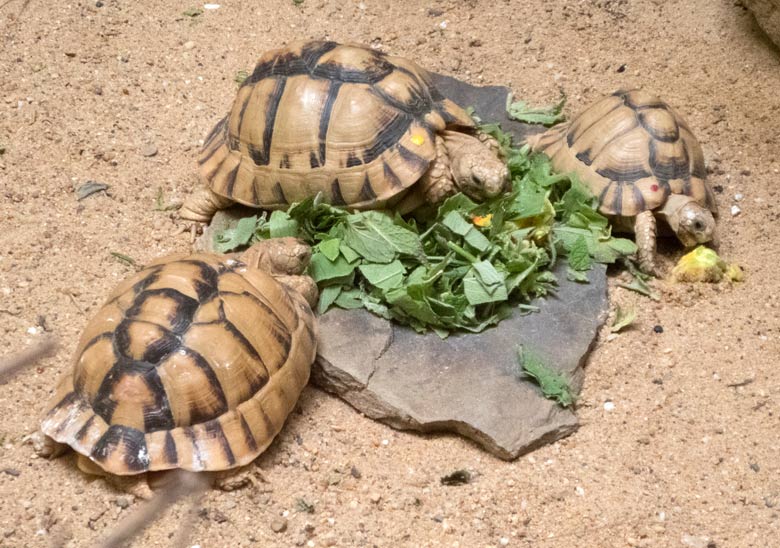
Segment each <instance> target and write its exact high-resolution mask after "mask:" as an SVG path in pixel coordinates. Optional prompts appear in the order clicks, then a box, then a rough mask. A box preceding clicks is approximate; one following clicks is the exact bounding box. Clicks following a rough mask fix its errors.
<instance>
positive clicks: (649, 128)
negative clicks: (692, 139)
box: [636, 112, 680, 143]
mask: <svg viewBox="0 0 780 548" xmlns="http://www.w3.org/2000/svg"><path fill="white" fill-rule="evenodd" d="M636 117H637V120H639V123H640V124H641V125H642V127H643V128H644V129H645V131H646V132H648V133H649V134H650V135H652V136H653V138H654V139H658V140H659V141H663V142H664V143H674V142H675V141H677V140H678V139H679V138H680V128H678V127H677V123H676V122H675V125H674V133H673V134H672V135H665V134H664V133H661V132H660V131H657V130H656V128H655V127H654V126H653V125H652V124H650V123H648V121H647V119H646V116H645V115H644V113H642V112H640V113H638V114H637V116H636Z"/></svg>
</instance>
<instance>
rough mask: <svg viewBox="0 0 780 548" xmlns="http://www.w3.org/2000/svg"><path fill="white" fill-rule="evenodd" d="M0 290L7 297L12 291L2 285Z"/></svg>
mask: <svg viewBox="0 0 780 548" xmlns="http://www.w3.org/2000/svg"><path fill="white" fill-rule="evenodd" d="M0 291H1V292H2V293H3V295H5V296H6V297H7V296H8V295H10V294H11V293H13V291H14V290H13V289H11V288H10V287H4V288H2V289H0Z"/></svg>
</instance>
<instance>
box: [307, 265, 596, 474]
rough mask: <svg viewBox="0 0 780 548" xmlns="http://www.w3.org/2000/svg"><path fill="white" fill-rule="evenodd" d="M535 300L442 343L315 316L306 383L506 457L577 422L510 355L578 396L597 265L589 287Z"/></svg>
mask: <svg viewBox="0 0 780 548" xmlns="http://www.w3.org/2000/svg"><path fill="white" fill-rule="evenodd" d="M557 273H558V276H559V278H562V280H563V281H561V282H560V286H559V288H558V291H557V293H556V295H554V296H549V297H547V298H545V299H539V300H538V301H537V302H535V303H534V304H536V305H537V306H539V307H540V309H541V310H540V312H535V313H531V314H527V315H521V314H519V313H515V314H514V315H513V316H512V317H511V318H508V319H506V320H504V321H502V322H501V323H500V324H499V325H498V326H496V327H493V328H490V329H487V330H485V331H484V332H482V333H479V334H476V335H475V334H471V333H468V334H455V335H450V336H449V337H448V338H446V339H444V340H442V339H440V338H439V337H438V336H437V335H436V334H434V333H429V334H426V335H420V334H418V333H416V332H414V331H413V330H412V329H409V328H407V327H402V326H398V325H394V324H392V323H391V322H388V321H386V320H384V319H382V318H379V317H377V316H374V315H373V314H371V313H369V312H366V311H364V310H349V311H348V310H339V309H336V310H331V311H329V312H328V313H326V314H325V315H323V316H322V317H321V318H320V346H319V356H318V360H317V362H316V364H315V367H314V370H313V373H312V378H313V380H314V382H315V383H316V384H317V385H318V386H320V387H322V388H324V389H325V390H327V391H329V392H333V393H335V394H337V395H338V396H339V397H341V398H343V399H344V400H346V401H347V402H349V403H350V404H351V405H352V406H354V407H355V408H357V409H359V410H360V411H362V412H363V413H365V414H366V415H367V416H368V417H371V418H372V419H376V420H380V421H382V422H385V423H387V424H389V425H390V426H392V427H394V428H399V429H410V430H417V431H421V432H448V431H449V432H456V433H458V434H460V435H462V436H465V437H467V438H470V439H472V440H474V441H475V442H477V443H478V444H479V445H481V446H482V447H484V448H485V449H487V450H488V451H490V452H491V453H493V454H495V455H497V456H499V457H501V458H504V459H512V458H515V457H517V456H519V455H521V454H523V453H525V452H527V451H530V450H532V449H534V448H536V447H538V446H540V445H543V444H545V443H548V442H551V441H554V440H557V439H560V438H562V437H564V436H566V435H568V434H570V433H571V432H573V431H574V430H575V429H576V428H577V417H576V416H575V414H574V413H573V412H572V411H571V410H569V409H564V408H562V407H560V406H559V405H557V404H556V403H555V402H553V401H552V400H549V399H546V398H545V397H544V396H542V394H541V391H540V390H539V388H538V387H537V386H536V385H535V384H533V383H531V382H530V381H529V380H528V379H526V378H525V377H524V376H523V375H520V374H519V373H518V360H517V351H518V346H519V345H522V347H523V350H524V351H527V352H533V353H535V354H536V355H537V356H538V357H539V358H540V359H541V360H542V361H544V362H545V363H546V364H548V365H549V366H550V367H552V368H553V369H555V370H556V371H558V372H559V373H563V374H565V375H567V376H568V377H569V378H570V379H571V384H572V387H573V388H574V389H575V390H576V391H577V392H579V390H580V387H581V386H582V379H583V372H582V366H583V365H584V362H585V359H586V356H587V353H588V350H589V349H590V346H591V344H592V342H593V340H594V338H595V335H596V332H597V331H598V329H599V327H600V326H601V324H602V322H603V320H604V318H605V316H606V312H607V298H606V297H607V285H606V276H605V268H604V267H603V266H601V265H599V266H597V267H596V268H594V269H593V270H592V271H591V272H590V275H589V279H590V282H591V283H589V284H579V283H574V282H569V281H566V280H565V267H564V266H563V265H560V266H559V268H558V272H557Z"/></svg>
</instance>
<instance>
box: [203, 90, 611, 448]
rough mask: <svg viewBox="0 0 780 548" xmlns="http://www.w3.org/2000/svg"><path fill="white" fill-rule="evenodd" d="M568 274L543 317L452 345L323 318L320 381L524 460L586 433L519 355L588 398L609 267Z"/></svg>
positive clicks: (390, 416)
mask: <svg viewBox="0 0 780 548" xmlns="http://www.w3.org/2000/svg"><path fill="white" fill-rule="evenodd" d="M434 81H435V84H436V86H437V87H438V88H439V90H440V91H441V92H442V93H443V94H444V95H445V96H447V97H449V98H451V99H453V100H454V101H456V102H457V103H458V104H460V105H462V106H464V107H468V106H473V107H474V108H475V111H476V114H477V115H478V116H480V118H481V119H482V120H484V121H486V122H500V123H501V126H502V128H503V129H504V130H505V131H509V132H511V133H512V134H513V135H514V137H515V139H516V141H517V142H521V141H523V140H524V139H525V138H526V137H527V136H528V135H530V134H533V133H537V132H539V131H542V130H543V129H544V128H541V127H538V126H530V125H527V124H522V123H519V122H515V121H511V120H509V119H508V118H507V117H506V114H505V112H506V111H505V108H506V99H507V95H508V93H509V90H508V89H507V88H505V87H500V86H486V87H476V86H471V85H469V84H466V83H464V82H460V81H459V80H456V79H454V78H450V77H448V76H441V75H434ZM256 213H257V211H256V210H251V209H249V208H245V207H236V208H232V209H230V210H227V211H224V212H219V213H218V214H217V215H216V216H215V217H214V220H213V221H212V223H211V226H209V227H208V228H207V229H206V231H205V232H204V235H203V237H202V238H201V239H200V240H199V243H198V245H197V246H196V247H197V248H199V249H204V250H210V249H211V244H212V242H213V235H214V231H215V230H223V229H224V228H226V227H229V226H233V225H235V223H236V222H237V221H238V219H240V218H241V217H245V216H248V215H253V214H256ZM565 271H566V269H565V265H564V264H559V265H558V268H557V270H556V272H557V275H558V279H559V287H558V290H557V291H556V293H555V295H551V296H548V297H547V298H545V299H539V300H538V301H537V302H535V303H534V304H535V305H536V306H538V307H539V308H540V311H539V312H536V313H532V314H526V315H522V314H520V313H519V312H518V311H516V312H515V314H513V316H512V317H510V318H508V319H506V320H504V321H502V322H501V323H500V324H499V325H497V326H495V327H492V328H490V329H487V330H486V331H484V332H482V333H479V334H472V333H467V334H453V335H450V337H448V338H447V339H444V340H442V339H440V338H439V337H438V336H437V335H435V334H434V333H429V334H426V335H420V334H418V333H416V332H414V331H413V330H412V329H409V328H407V327H403V326H399V325H395V324H392V323H391V322H389V321H387V320H384V319H382V318H379V317H378V316H374V315H373V314H371V313H369V312H367V311H365V310H341V309H334V310H331V311H329V312H327V313H326V314H324V315H323V316H321V317H320V342H319V356H318V359H317V361H316V362H315V365H314V368H313V371H312V379H313V381H314V383H315V384H317V385H318V386H320V387H322V388H323V389H325V390H327V391H329V392H332V393H334V394H337V395H338V396H339V397H341V398H343V399H344V400H345V401H347V402H348V403H350V404H351V405H352V406H354V407H355V408H356V409H358V410H360V411H361V412H363V413H365V414H366V415H367V416H369V417H371V418H373V419H376V420H380V421H382V422H385V423H387V424H389V425H390V426H392V427H394V428H399V429H409V430H416V431H420V432H455V433H458V434H460V435H462V436H465V437H467V438H469V439H472V440H474V441H475V442H476V443H478V444H479V445H481V446H482V447H484V448H485V449H486V450H488V451H490V452H491V453H493V454H495V455H497V456H499V457H501V458H504V459H512V458H516V457H517V456H519V455H521V454H523V453H525V452H527V451H530V450H532V449H534V448H536V447H538V446H540V445H543V444H545V443H549V442H552V441H554V440H557V439H560V438H562V437H564V436H566V435H568V434H570V433H571V432H573V431H574V430H575V429H576V428H577V417H576V415H575V414H574V412H573V411H572V410H570V409H565V408H562V407H560V406H559V405H557V404H556V403H555V402H553V401H552V400H549V399H546V398H545V397H544V396H543V395H542V394H541V391H540V390H539V388H538V387H537V386H536V385H535V384H533V383H532V382H530V380H529V379H527V378H525V377H524V376H523V375H522V374H520V373H519V367H518V359H517V352H518V347H519V346H521V345H522V347H523V349H524V351H527V352H532V353H534V354H535V355H536V356H538V357H539V358H540V359H541V360H542V361H544V362H545V363H546V364H548V365H549V366H550V367H552V368H553V369H555V370H556V371H558V372H559V373H562V374H565V375H566V376H567V377H568V378H569V379H570V381H571V385H572V387H573V388H574V390H575V391H576V392H577V393H579V390H580V388H581V386H582V380H583V371H582V366H583V364H584V362H585V360H586V357H587V354H588V352H589V350H590V347H591V344H592V343H593V340H594V339H595V336H596V332H597V331H598V329H599V327H600V326H601V324H602V323H603V321H604V319H605V318H606V315H607V310H608V302H607V283H606V269H605V268H604V267H603V266H602V265H596V266H595V267H594V268H593V270H591V272H589V273H588V279H589V280H590V283H588V284H581V283H575V282H570V281H568V280H566V272H565Z"/></svg>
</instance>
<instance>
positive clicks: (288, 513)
mask: <svg viewBox="0 0 780 548" xmlns="http://www.w3.org/2000/svg"><path fill="white" fill-rule="evenodd" d="M289 515H290V511H289V510H285V511H284V512H282V517H283V518H286V517H287V516H289Z"/></svg>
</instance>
